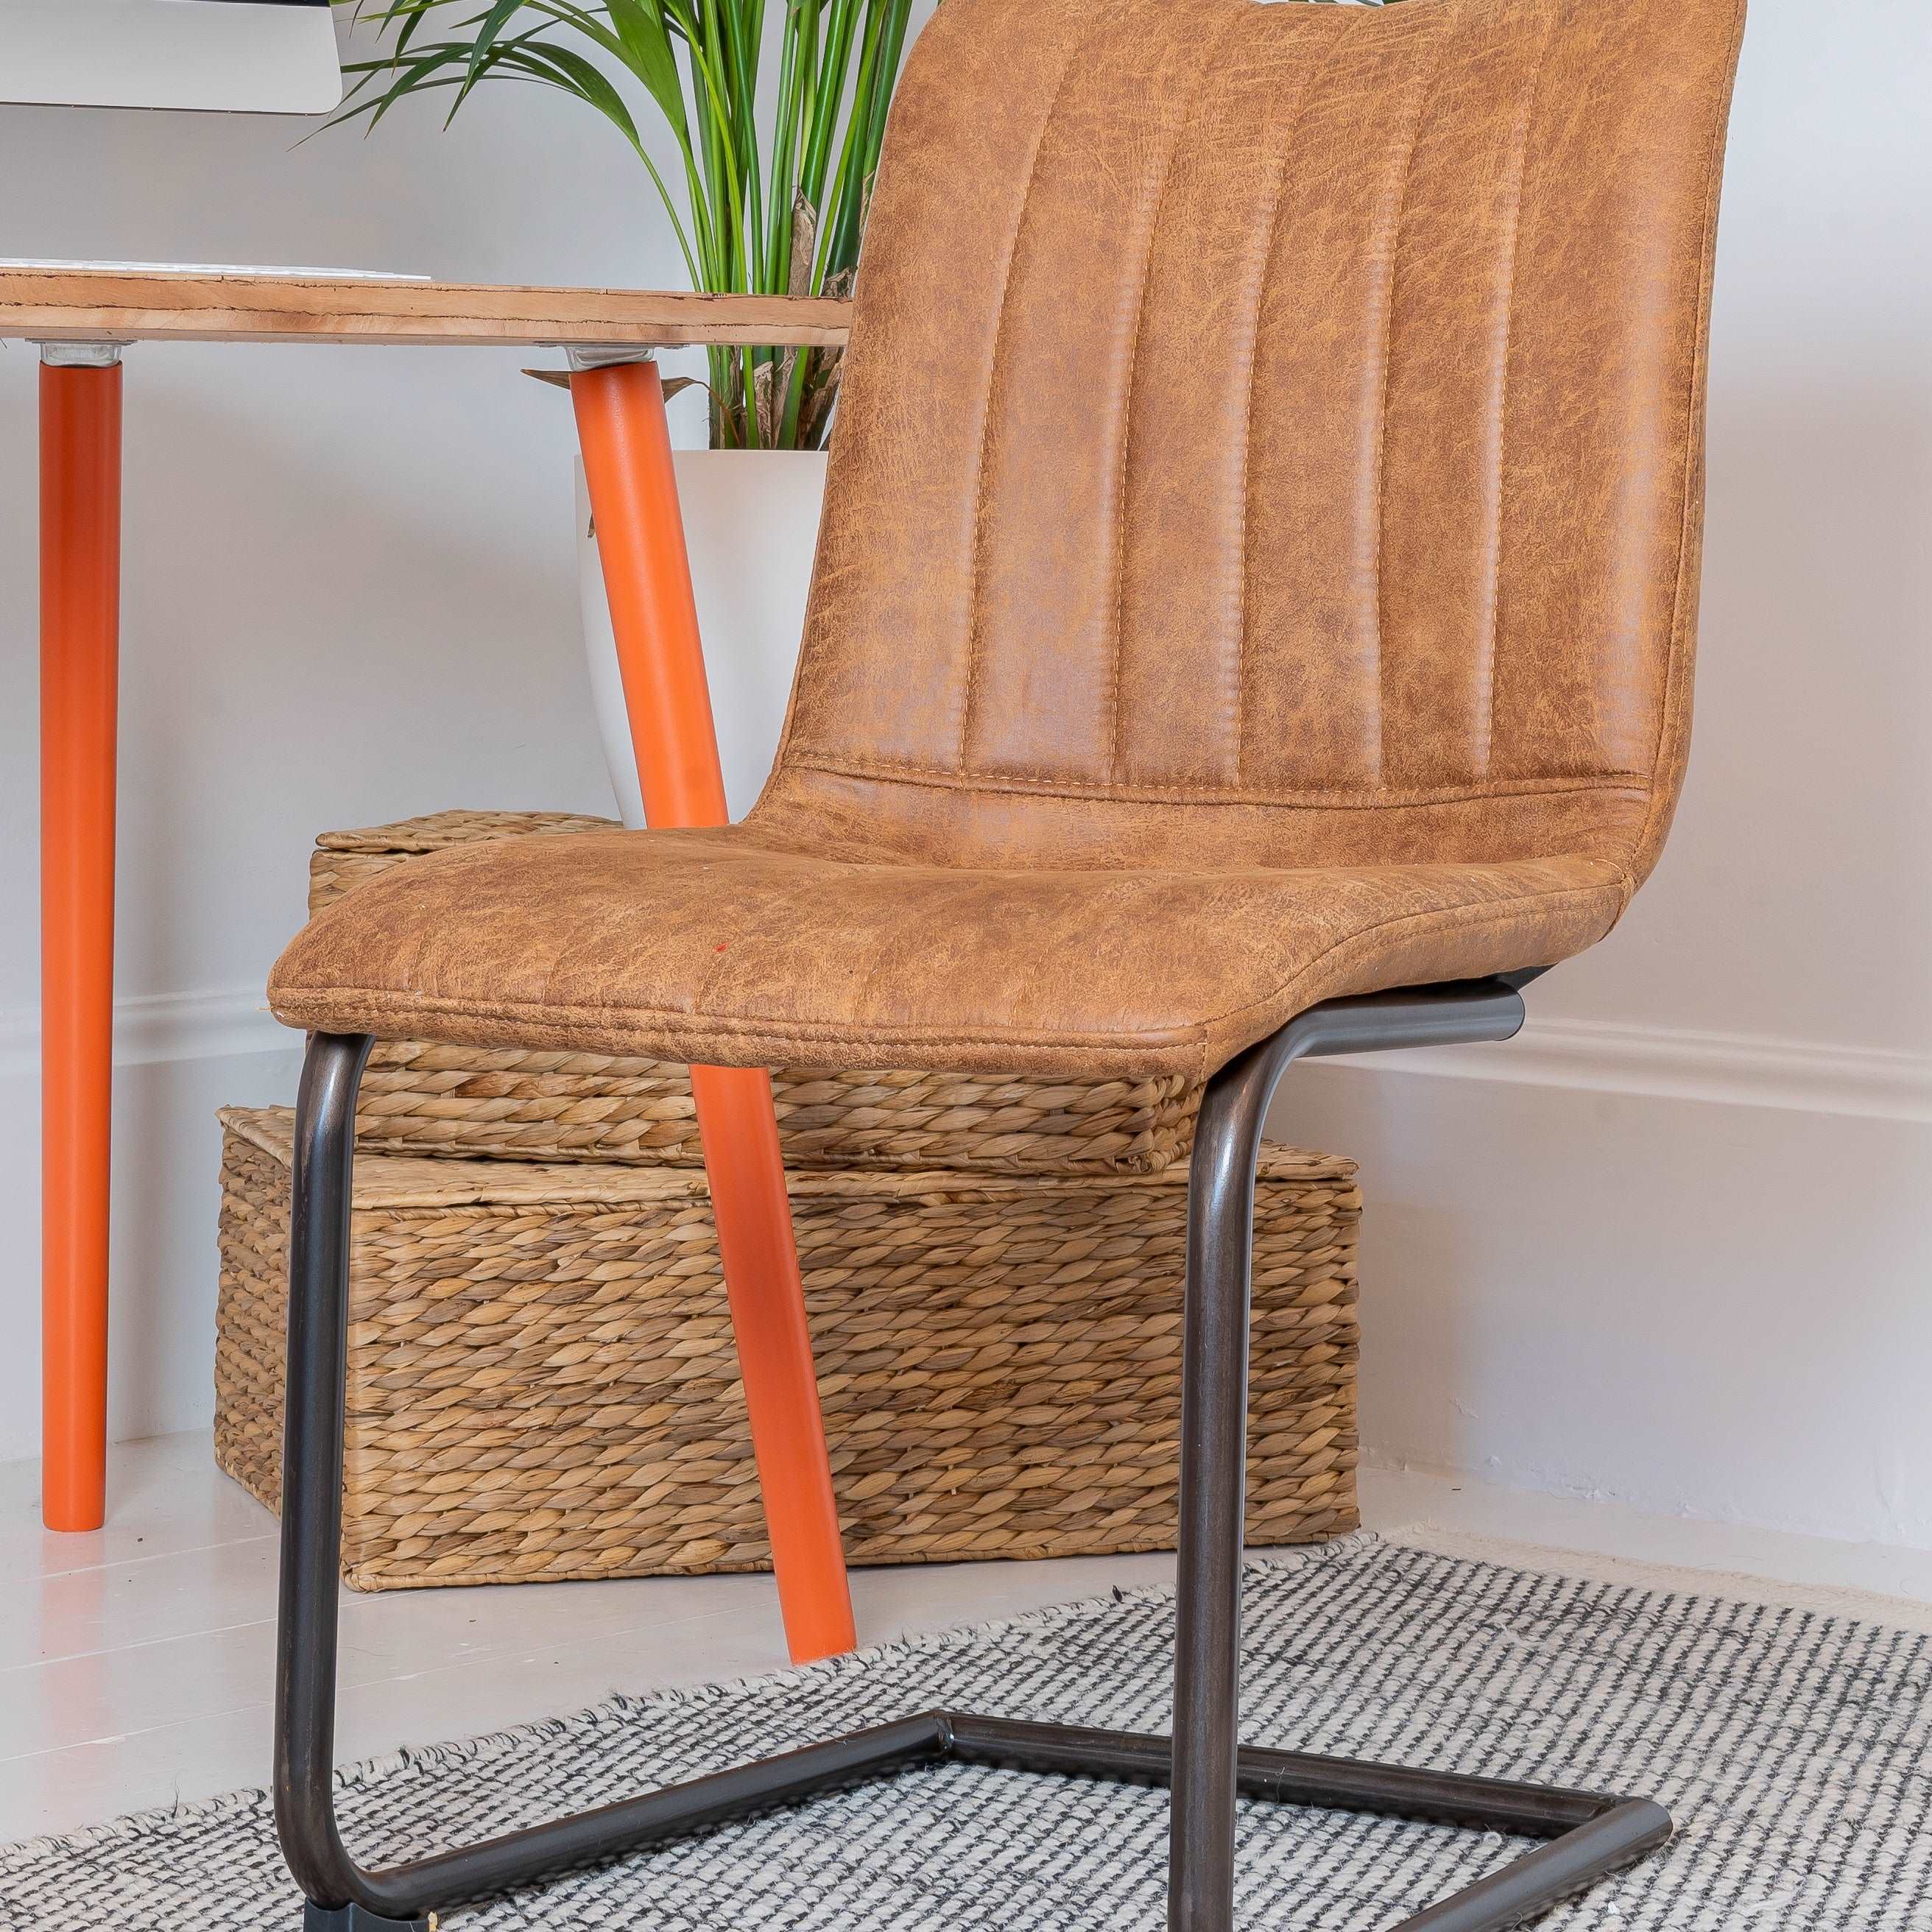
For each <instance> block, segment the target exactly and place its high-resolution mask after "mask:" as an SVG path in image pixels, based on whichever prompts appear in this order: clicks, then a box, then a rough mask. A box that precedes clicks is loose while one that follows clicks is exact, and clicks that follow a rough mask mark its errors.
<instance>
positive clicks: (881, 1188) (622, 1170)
mask: <svg viewBox="0 0 1932 1932" xmlns="http://www.w3.org/2000/svg"><path fill="white" fill-rule="evenodd" d="M220 1121H221V1124H222V1126H223V1127H224V1128H226V1130H228V1132H229V1133H233V1134H236V1135H238V1136H239V1137H240V1138H241V1139H243V1140H245V1141H246V1142H248V1143H249V1144H250V1145H251V1146H253V1147H256V1148H260V1150H261V1151H262V1152H263V1153H264V1154H267V1155H269V1157H271V1158H272V1160H276V1161H278V1162H280V1163H281V1164H282V1165H283V1166H288V1165H289V1164H290V1163H291V1162H292V1161H293V1159H294V1155H295V1115H294V1112H293V1110H292V1109H289V1108H287V1107H223V1109H221V1111H220ZM1260 1175H1261V1179H1262V1181H1263V1182H1264V1183H1267V1182H1277V1183H1278V1182H1283V1181H1353V1180H1354V1178H1355V1163H1354V1162H1353V1161H1352V1160H1347V1159H1346V1158H1345V1157H1343V1156H1342V1155H1340V1154H1315V1153H1311V1152H1309V1151H1307V1150H1305V1149H1304V1148H1288V1147H1273V1146H1269V1147H1264V1148H1262V1157H1261V1168H1260ZM785 1184H786V1187H787V1190H788V1191H789V1193H790V1195H791V1196H792V1198H793V1200H795V1201H808V1200H811V1199H825V1198H831V1199H844V1200H873V1201H877V1200H927V1201H937V1200H948V1201H965V1200H1010V1199H1012V1198H1013V1196H1016V1195H1023V1194H1028V1193H1038V1192H1039V1191H1040V1190H1046V1189H1058V1190H1078V1191H1080V1192H1084V1193H1094V1192H1095V1191H1097V1190H1101V1189H1106V1190H1109V1191H1112V1190H1116V1189H1120V1188H1128V1187H1186V1186H1187V1166H1186V1164H1185V1163H1177V1164H1176V1165H1175V1166H1172V1167H1170V1168H1169V1169H1166V1171H1165V1172H1162V1173H1159V1174H1079V1175H1066V1174H1000V1173H981V1172H972V1173H968V1172H962V1171H960V1170H959V1169H945V1170H944V1171H943V1172H941V1171H938V1170H932V1171H929V1172H924V1173H920V1172H903V1171H901V1170H898V1169H891V1168H829V1169H803V1168H801V1169H793V1170H792V1171H791V1172H788V1173H787V1175H786V1177H785ZM708 1192H709V1190H708V1189H707V1187H706V1184H705V1178H704V1172H703V1169H701V1168H694V1167H649V1166H639V1165H637V1164H635V1163H623V1164H619V1163H616V1162H602V1161H569V1160H562V1161H527V1160H494V1159H490V1158H475V1159H469V1160H461V1159H457V1160H452V1159H447V1158H441V1157H435V1156H432V1155H427V1154H388V1153H379V1152H374V1151H371V1152H368V1153H365V1154H359V1155H358V1156H357V1157H356V1205H357V1206H358V1207H359V1208H469V1207H479V1208H480V1207H502V1208H514V1207H532V1208H533V1207H539V1206H550V1207H563V1206H566V1205H589V1204H595V1203H598V1202H663V1201H678V1200H693V1199H697V1200H702V1199H705V1198H706V1195H707V1193H708Z"/></svg>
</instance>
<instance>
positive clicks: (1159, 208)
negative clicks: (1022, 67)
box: [1103, 8, 1247, 782]
mask: <svg viewBox="0 0 1932 1932" xmlns="http://www.w3.org/2000/svg"><path fill="white" fill-rule="evenodd" d="M1245 26H1247V10H1246V9H1245V8H1241V9H1238V10H1236V11H1235V12H1234V13H1232V14H1231V15H1230V16H1229V18H1228V20H1226V22H1225V23H1223V26H1222V28H1221V31H1220V33H1218V34H1216V35H1215V37H1214V46H1213V47H1212V49H1211V50H1210V52H1208V53H1206V54H1202V53H1200V52H1197V54H1196V61H1197V62H1198V65H1197V66H1196V70H1195V73H1194V76H1193V85H1192V86H1191V88H1190V90H1189V94H1188V98H1187V105H1186V106H1185V107H1183V108H1181V110H1180V111H1179V112H1178V113H1177V114H1176V115H1175V124H1174V138H1173V139H1172V140H1171V141H1170V142H1169V143H1168V149H1167V154H1166V158H1165V159H1164V160H1163V161H1162V163H1161V169H1160V186H1159V187H1157V189H1156V190H1155V191H1154V216H1153V219H1152V220H1150V221H1149V222H1148V242H1147V251H1146V253H1145V255H1143V257H1142V260H1141V272H1140V283H1139V295H1138V296H1137V298H1136V302H1135V305H1134V332H1133V336H1132V337H1131V338H1130V339H1129V341H1128V344H1127V380H1126V383H1125V384H1124V386H1123V389H1122V393H1121V463H1120V469H1119V471H1118V477H1117V480H1116V481H1115V486H1114V501H1115V511H1114V514H1115V518H1116V520H1117V521H1118V523H1119V525H1120V535H1119V538H1118V541H1116V542H1115V546H1114V647H1113V651H1112V655H1111V656H1110V658H1109V662H1108V667H1107V688H1106V697H1105V699H1104V700H1103V702H1104V703H1105V705H1106V714H1107V777H1108V779H1109V781H1110V782H1111V781H1112V778H1113V777H1114V775H1115V770H1116V769H1117V767H1118V764H1119V762H1120V755H1121V656H1122V654H1123V652H1124V650H1125V648H1126V643H1127V639H1126V631H1127V458H1128V457H1129V456H1130V455H1131V453H1132V452H1133V440H1134V373H1135V371H1136V369H1137V368H1139V365H1140V350H1141V329H1142V324H1143V323H1145V321H1146V320H1147V304H1148V285H1149V284H1150V283H1151V281H1152V280H1153V278H1154V251H1155V250H1156V249H1157V248H1158V247H1159V246H1160V217H1161V216H1162V214H1163V212H1164V211H1166V207H1167V190H1168V188H1169V185H1170V184H1171V183H1172V181H1173V179H1174V163H1175V157H1177V156H1178V154H1180V152H1181V142H1183V141H1184V139H1186V138H1187V133H1188V131H1189V130H1190V127H1191V126H1192V124H1193V118H1194V109H1195V106H1196V103H1197V102H1198V101H1199V99H1200V96H1201V91H1202V88H1203V87H1204V86H1205V85H1206V82H1207V77H1208V74H1209V73H1210V72H1211V71H1212V67H1213V63H1214V62H1215V61H1217V60H1218V59H1219V58H1220V54H1221V50H1222V49H1223V47H1224V46H1226V44H1227V43H1228V41H1229V40H1230V39H1231V38H1232V37H1233V35H1234V34H1235V31H1236V30H1237V29H1238V28H1244V27H1245Z"/></svg>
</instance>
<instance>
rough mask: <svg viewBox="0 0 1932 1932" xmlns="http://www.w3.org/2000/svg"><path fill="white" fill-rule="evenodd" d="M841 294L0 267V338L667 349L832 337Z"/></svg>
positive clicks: (829, 340) (841, 317) (843, 309)
mask: <svg viewBox="0 0 1932 1932" xmlns="http://www.w3.org/2000/svg"><path fill="white" fill-rule="evenodd" d="M851 314H852V308H851V305H850V303H849V302H832V301H827V300H825V299H820V298H811V299H794V298H792V297H788V296H728V295H727V296H715V295H694V294H691V293H688V292H682V293H681V292H676V291H667V290H639V289H546V288H498V287H492V286H488V285H484V284H469V283H463V282H424V281H405V280H401V279H397V280H384V279H381V278H374V277H366V276H356V277H347V276H328V275H247V274H240V275H237V274H202V273H185V274H178V273H173V272H158V271H156V270H154V269H68V268H13V269H0V338H4V337H9V336H10V337H13V338H25V339H27V340H30V341H41V342H332V343H368V344H373V345H377V346H383V345H396V344H409V343H422V344H431V345H436V344H440V345H443V346H445V347H452V346H469V347H514V346H517V345H525V346H539V345H555V346H558V347H600V346H601V347H610V348H644V347H651V348H673V347H679V346H680V345H682V344H688V343H705V344H712V343H715V344H790V343H798V344H827V345H830V344H838V343H842V342H843V341H844V340H845V336H846V332H847V327H848V326H849V325H850V320H851Z"/></svg>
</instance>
